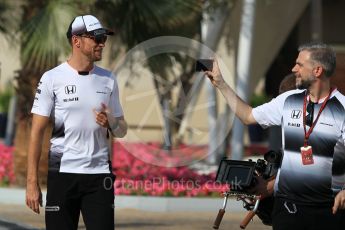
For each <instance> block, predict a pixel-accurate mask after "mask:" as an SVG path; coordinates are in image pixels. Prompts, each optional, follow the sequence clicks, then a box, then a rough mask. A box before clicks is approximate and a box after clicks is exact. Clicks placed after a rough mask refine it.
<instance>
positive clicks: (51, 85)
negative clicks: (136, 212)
mask: <svg viewBox="0 0 345 230" xmlns="http://www.w3.org/2000/svg"><path fill="white" fill-rule="evenodd" d="M102 103H103V104H105V105H107V106H108V107H109V109H110V110H111V111H112V114H113V115H114V116H115V117H120V116H123V111H122V107H121V104H120V101H119V91H118V85H117V81H116V78H115V76H114V75H113V74H112V73H111V72H109V71H107V70H105V69H102V68H100V67H98V66H94V68H93V70H92V71H90V73H89V74H88V75H79V74H78V72H77V71H76V70H75V69H73V68H72V67H71V66H70V65H69V64H68V63H67V62H64V63H62V64H61V65H59V66H57V67H55V68H54V69H51V70H49V71H47V72H45V73H44V74H43V76H42V78H41V80H40V82H39V84H38V87H37V92H36V96H35V100H34V103H33V107H32V110H31V112H32V113H34V114H38V115H41V116H47V117H51V118H52V119H53V122H54V129H53V133H52V138H51V148H50V152H49V170H55V171H59V172H67V173H85V174H98V173H109V165H108V154H109V148H108V140H107V129H106V128H103V127H101V126H100V125H98V124H97V123H96V121H95V114H94V112H93V110H94V109H95V110H97V111H100V110H101V108H102Z"/></svg>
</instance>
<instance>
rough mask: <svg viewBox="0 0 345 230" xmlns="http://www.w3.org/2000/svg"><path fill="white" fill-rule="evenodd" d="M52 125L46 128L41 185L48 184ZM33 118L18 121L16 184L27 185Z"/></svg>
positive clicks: (40, 176)
mask: <svg viewBox="0 0 345 230" xmlns="http://www.w3.org/2000/svg"><path fill="white" fill-rule="evenodd" d="M51 127H52V126H51V125H50V126H49V128H47V129H46V131H45V134H44V138H43V147H42V154H41V160H40V164H39V168H38V177H39V178H38V179H39V183H40V185H46V184H47V173H48V150H49V146H50V143H49V140H50V135H51V132H52V128H51ZM30 129H31V118H26V119H20V120H18V121H17V131H16V135H15V139H14V143H15V151H14V156H15V157H14V172H15V175H16V184H17V185H19V186H25V185H26V171H27V155H28V147H29V140H30Z"/></svg>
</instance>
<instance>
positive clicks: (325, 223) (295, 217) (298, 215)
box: [272, 198, 345, 230]
mask: <svg viewBox="0 0 345 230" xmlns="http://www.w3.org/2000/svg"><path fill="white" fill-rule="evenodd" d="M344 213H345V212H344V210H338V212H337V213H336V214H335V215H334V214H333V213H332V206H331V205H329V206H306V205H297V204H294V203H292V202H288V201H286V200H284V199H281V198H276V199H275V202H274V208H273V213H272V218H273V230H326V229H332V230H340V229H341V230H344V229H345V226H344V222H345V221H344V218H345V214H344Z"/></svg>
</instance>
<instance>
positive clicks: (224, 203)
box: [213, 192, 230, 229]
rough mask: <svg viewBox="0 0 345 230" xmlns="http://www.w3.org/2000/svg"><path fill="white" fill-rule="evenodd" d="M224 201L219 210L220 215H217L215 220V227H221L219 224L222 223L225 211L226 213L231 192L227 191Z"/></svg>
mask: <svg viewBox="0 0 345 230" xmlns="http://www.w3.org/2000/svg"><path fill="white" fill-rule="evenodd" d="M224 195H225V196H224V202H223V207H222V208H221V209H219V211H218V215H217V217H216V220H215V221H214V224H213V229H219V225H220V222H222V219H223V216H224V213H225V209H226V205H227V203H228V198H229V195H230V194H229V193H228V192H226V193H224Z"/></svg>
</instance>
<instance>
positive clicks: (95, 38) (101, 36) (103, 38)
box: [79, 34, 108, 44]
mask: <svg viewBox="0 0 345 230" xmlns="http://www.w3.org/2000/svg"><path fill="white" fill-rule="evenodd" d="M79 36H80V37H84V38H90V39H92V40H93V41H94V42H96V43H97V44H100V43H105V42H106V41H107V38H108V37H107V35H105V34H97V35H90V34H82V35H79Z"/></svg>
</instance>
